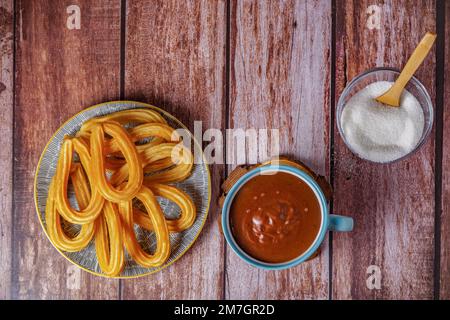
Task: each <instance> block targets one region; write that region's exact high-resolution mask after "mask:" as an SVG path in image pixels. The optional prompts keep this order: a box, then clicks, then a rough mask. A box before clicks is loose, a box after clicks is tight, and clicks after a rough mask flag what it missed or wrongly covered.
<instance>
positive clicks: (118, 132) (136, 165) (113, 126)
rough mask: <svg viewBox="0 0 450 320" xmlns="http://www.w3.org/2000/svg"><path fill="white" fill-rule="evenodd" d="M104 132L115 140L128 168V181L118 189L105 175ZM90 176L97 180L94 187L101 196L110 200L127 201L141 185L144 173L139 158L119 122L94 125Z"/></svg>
mask: <svg viewBox="0 0 450 320" xmlns="http://www.w3.org/2000/svg"><path fill="white" fill-rule="evenodd" d="M105 133H107V134H109V135H110V136H112V138H113V139H115V140H116V141H117V144H118V146H119V149H120V151H121V152H122V154H123V155H124V157H125V160H126V162H127V163H126V166H127V168H128V182H127V184H126V185H125V187H124V188H123V189H122V190H120V191H118V190H117V189H116V188H114V186H113V185H114V183H110V182H109V181H108V180H107V179H106V176H105V163H104V161H105V155H104V153H103V151H104V149H103V140H104V139H105V137H104V136H105ZM90 141H91V155H92V176H93V177H94V180H95V181H96V182H97V185H96V187H97V188H98V190H99V191H100V193H101V194H102V196H103V197H104V198H105V199H106V200H109V201H112V202H120V201H128V200H130V199H133V198H134V196H135V195H136V194H137V193H138V191H139V189H140V188H141V186H142V181H143V178H144V174H143V171H142V164H141V158H140V156H139V155H138V153H137V150H136V148H135V147H134V144H133V143H132V142H131V140H130V138H129V136H128V133H127V132H126V131H125V129H123V128H122V127H121V126H120V125H119V124H117V123H114V122H103V123H102V124H100V125H98V126H95V127H94V128H93V130H92V134H91V139H90Z"/></svg>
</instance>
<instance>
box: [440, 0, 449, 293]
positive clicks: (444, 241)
mask: <svg viewBox="0 0 450 320" xmlns="http://www.w3.org/2000/svg"><path fill="white" fill-rule="evenodd" d="M444 2H445V13H443V14H445V27H444V30H445V39H444V40H443V41H444V44H445V53H444V57H445V58H444V66H443V68H444V77H445V79H444V80H445V81H444V101H443V104H442V106H443V109H444V118H443V119H444V120H443V121H444V128H443V133H444V134H443V150H442V152H443V157H442V215H441V274H440V298H441V299H446V300H449V299H450V171H449V168H450V110H449V109H448V105H449V102H450V33H449V32H448V30H450V2H449V1H444Z"/></svg>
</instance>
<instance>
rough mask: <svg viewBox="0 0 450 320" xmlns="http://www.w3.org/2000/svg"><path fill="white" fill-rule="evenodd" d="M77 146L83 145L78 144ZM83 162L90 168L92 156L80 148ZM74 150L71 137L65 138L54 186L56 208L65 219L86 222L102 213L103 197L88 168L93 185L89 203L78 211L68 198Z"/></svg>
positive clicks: (85, 166)
mask: <svg viewBox="0 0 450 320" xmlns="http://www.w3.org/2000/svg"><path fill="white" fill-rule="evenodd" d="M77 146H81V144H80V145H77ZM78 151H79V156H80V160H81V163H82V165H83V167H84V168H89V161H90V157H89V158H88V155H87V154H84V151H85V150H84V151H83V150H82V148H81V149H78ZM73 152H74V144H73V141H72V140H71V139H65V140H64V142H63V145H62V148H61V153H60V156H59V159H58V165H57V168H56V175H55V179H54V184H55V185H54V188H55V194H56V208H57V209H58V211H59V213H60V214H61V215H62V216H63V217H64V219H65V220H67V221H68V222H71V223H76V224H84V223H88V222H92V221H94V220H95V218H97V216H98V215H99V214H100V211H101V210H102V207H103V202H104V200H103V198H102V197H101V195H100V193H99V192H98V189H97V187H96V185H95V183H93V181H92V178H91V175H89V173H90V170H89V169H88V170H86V172H87V173H88V177H89V183H90V185H91V190H92V197H91V199H90V201H89V203H88V205H87V206H86V207H85V208H84V209H81V210H80V211H77V210H75V209H73V208H72V207H71V205H70V203H69V200H68V198H67V185H68V183H69V174H70V169H71V166H72V158H73Z"/></svg>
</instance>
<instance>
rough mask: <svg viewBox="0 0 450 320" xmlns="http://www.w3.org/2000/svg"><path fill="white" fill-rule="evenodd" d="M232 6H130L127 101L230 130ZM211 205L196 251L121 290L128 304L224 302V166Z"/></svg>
mask: <svg viewBox="0 0 450 320" xmlns="http://www.w3.org/2000/svg"><path fill="white" fill-rule="evenodd" d="M225 41H226V6H225V1H208V0H204V1H203V0H202V1H177V0H171V1H167V0H164V1H163V0H159V1H156V0H155V1H150V2H146V3H145V4H143V3H142V2H141V1H127V26H126V62H125V65H126V66H125V75H126V76H125V79H126V81H125V95H126V98H127V99H133V100H139V101H145V102H148V103H151V104H153V105H156V106H158V107H161V108H163V109H165V110H167V111H168V112H171V113H172V114H173V115H175V116H176V117H178V118H179V119H180V120H181V121H182V122H183V123H185V124H186V125H187V126H189V127H190V128H191V129H192V128H193V127H194V126H193V125H194V120H196V121H197V120H201V121H203V129H204V130H205V129H207V128H218V129H222V128H223V127H224V110H225V109H224V108H225V100H224V94H225V88H224V85H225V81H224V80H225V79H224V77H225ZM210 168H211V169H212V170H211V175H212V191H213V194H212V202H211V208H210V211H209V216H208V219H207V222H206V224H205V226H204V229H203V231H202V233H201V234H200V237H199V238H198V239H197V240H196V242H195V244H194V245H193V246H192V247H191V249H190V250H189V251H188V252H187V253H186V254H185V255H184V256H183V257H182V258H181V259H180V260H178V261H177V262H175V263H174V264H173V265H171V266H170V267H168V268H166V269H164V270H162V271H161V272H158V273H156V274H153V275H150V276H148V277H145V278H140V279H136V280H126V281H123V282H122V288H123V293H122V297H123V298H124V299H218V298H221V297H222V283H223V240H222V236H221V235H220V233H219V230H218V224H217V219H218V213H219V209H218V206H217V197H218V192H219V190H220V181H221V179H222V176H223V166H222V165H213V166H210Z"/></svg>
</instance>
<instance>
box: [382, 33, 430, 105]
mask: <svg viewBox="0 0 450 320" xmlns="http://www.w3.org/2000/svg"><path fill="white" fill-rule="evenodd" d="M434 40H436V34H435V33H431V32H427V33H426V34H425V36H424V37H423V38H422V40H421V41H420V43H419V44H418V45H417V47H416V49H414V52H413V53H412V55H411V57H410V58H409V60H408V62H407V63H406V65H405V67H404V68H403V70H402V72H401V73H400V75H399V76H398V78H397V80H396V81H395V83H394V85H393V86H392V87H391V88H390V89H389V90H388V91H386V92H385V93H384V94H382V95H381V96H379V97H377V98H375V100H377V101H378V102H381V103H384V104H387V105H389V106H392V107H398V106H400V96H401V94H402V92H403V89H404V88H405V86H406V84H407V83H408V81H409V80H410V79H411V77H412V76H413V74H414V72H416V70H417V68H419V66H420V64H421V63H422V61H423V60H424V59H425V57H426V56H427V55H428V52H430V50H431V47H432V46H433V43H434Z"/></svg>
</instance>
